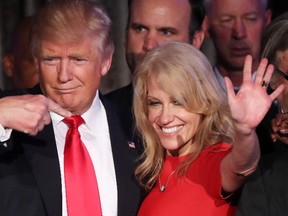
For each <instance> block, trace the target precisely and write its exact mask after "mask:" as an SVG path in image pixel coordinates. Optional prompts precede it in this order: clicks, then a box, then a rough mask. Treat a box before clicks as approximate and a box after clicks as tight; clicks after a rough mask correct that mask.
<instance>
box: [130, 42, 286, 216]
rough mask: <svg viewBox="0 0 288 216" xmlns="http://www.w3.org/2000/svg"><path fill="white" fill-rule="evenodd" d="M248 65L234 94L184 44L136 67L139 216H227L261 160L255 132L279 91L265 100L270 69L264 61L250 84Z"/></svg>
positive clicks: (163, 50)
mask: <svg viewBox="0 0 288 216" xmlns="http://www.w3.org/2000/svg"><path fill="white" fill-rule="evenodd" d="M251 64H252V58H251V56H247V58H246V60H245V66H244V71H243V84H242V86H241V88H240V90H239V92H238V93H237V94H236V95H235V93H234V90H233V85H232V83H231V81H230V80H229V79H228V78H225V82H226V87H227V95H226V94H225V93H224V92H222V90H221V87H220V86H219V84H218V82H217V80H216V78H215V76H214V73H213V70H212V68H211V66H210V64H209V61H208V60H207V59H206V57H205V56H204V55H203V54H202V53H201V52H200V51H199V50H197V49H196V48H194V47H193V46H191V45H189V44H185V43H181V42H171V43H168V44H165V45H163V46H161V47H159V48H156V49H155V50H153V51H151V52H149V53H148V54H147V55H146V56H145V58H144V59H143V61H142V62H141V63H140V64H139V66H138V67H137V69H136V71H135V77H134V80H133V84H134V88H135V94H134V104H133V106H134V114H135V119H136V126H137V128H138V130H139V132H140V134H141V135H142V138H143V141H144V153H143V155H142V158H141V164H140V166H139V167H138V169H137V170H136V176H137V178H138V180H139V182H140V184H141V185H142V186H143V187H144V188H145V189H146V190H147V191H149V194H148V196H147V197H146V199H145V200H144V202H143V203H142V206H141V207H140V210H139V212H138V215H139V216H147V215H149V216H153V215H155V216H156V215H157V216H159V215H165V216H167V215H173V216H175V215H181V216H185V215H201V216H205V215H207V216H213V215H217V216H219V215H234V213H235V206H233V205H232V203H233V202H232V201H233V198H234V195H235V193H236V192H237V191H238V190H239V189H240V188H241V186H242V185H243V184H244V182H245V180H246V178H247V176H249V175H250V174H251V173H252V172H253V171H254V170H255V168H256V166H257V164H258V160H259V157H260V151H259V143H258V139H257V135H256V133H255V128H256V126H257V125H258V124H259V123H260V121H261V120H262V119H263V117H264V116H265V114H266V112H267V111H268V109H269V107H270V105H271V103H272V101H273V100H274V99H275V98H276V97H277V95H279V94H280V92H281V91H282V90H283V86H279V87H278V88H277V89H276V90H275V91H274V92H273V93H272V94H271V95H268V94H267V92H266V87H267V85H268V83H269V81H270V78H271V75H272V72H273V66H272V65H269V66H268V67H267V60H266V59H263V60H262V61H261V63H260V65H259V67H258V70H257V74H256V77H255V79H254V80H252V78H251Z"/></svg>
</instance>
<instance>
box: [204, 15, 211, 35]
mask: <svg viewBox="0 0 288 216" xmlns="http://www.w3.org/2000/svg"><path fill="white" fill-rule="evenodd" d="M209 28H210V21H209V18H208V17H207V16H205V18H204V21H203V23H202V30H203V31H204V35H205V38H211V37H210V33H209Z"/></svg>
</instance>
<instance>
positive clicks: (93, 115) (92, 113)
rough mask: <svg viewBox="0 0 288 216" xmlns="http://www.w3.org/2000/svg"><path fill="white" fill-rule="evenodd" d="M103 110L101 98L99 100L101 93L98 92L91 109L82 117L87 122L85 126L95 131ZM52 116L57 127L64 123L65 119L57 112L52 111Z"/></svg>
mask: <svg viewBox="0 0 288 216" xmlns="http://www.w3.org/2000/svg"><path fill="white" fill-rule="evenodd" d="M100 108H101V102H100V98H99V91H98V90H97V92H96V96H95V98H94V100H93V102H92V105H91V106H90V108H89V109H88V110H87V111H86V112H85V113H83V114H82V115H81V116H82V118H83V119H84V121H85V125H86V126H87V127H88V128H89V129H90V130H93V128H94V127H93V125H95V124H96V121H97V115H98V113H99V112H98V110H99V109H100ZM50 116H51V119H52V120H53V121H54V122H55V124H56V125H58V124H59V123H61V122H62V120H63V119H64V118H63V116H60V115H58V114H57V113H55V112H52V111H50Z"/></svg>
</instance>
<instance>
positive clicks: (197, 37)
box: [192, 30, 204, 49]
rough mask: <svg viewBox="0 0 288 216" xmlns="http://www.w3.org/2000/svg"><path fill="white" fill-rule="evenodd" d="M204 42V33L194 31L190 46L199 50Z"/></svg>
mask: <svg viewBox="0 0 288 216" xmlns="http://www.w3.org/2000/svg"><path fill="white" fill-rule="evenodd" d="M203 40H204V32H203V31H202V30H200V31H196V32H195V34H194V37H193V41H192V45H193V46H194V47H196V48H197V49H200V47H201V45H202V43H203Z"/></svg>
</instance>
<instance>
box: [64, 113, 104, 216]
mask: <svg viewBox="0 0 288 216" xmlns="http://www.w3.org/2000/svg"><path fill="white" fill-rule="evenodd" d="M63 121H64V122H65V123H66V124H67V125H68V127H69V130H68V132H67V135H66V142H65V149H64V175H65V186H66V202H67V211H68V216H92V215H93V216H100V215H102V213H101V203H100V197H99V191H98V184H97V178H96V175H95V171H94V167H93V164H92V161H91V158H90V156H89V153H88V151H87V149H86V148H85V145H84V144H83V142H82V141H81V138H80V133H79V131H78V127H79V125H81V124H82V123H83V122H84V120H83V118H82V117H81V116H72V117H70V118H65V119H64V120H63Z"/></svg>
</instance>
